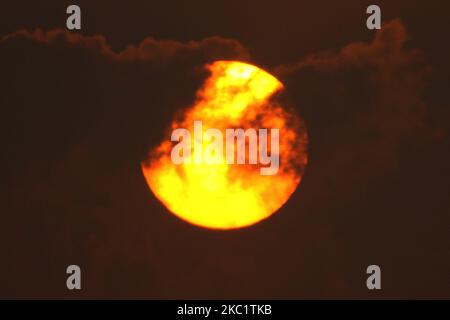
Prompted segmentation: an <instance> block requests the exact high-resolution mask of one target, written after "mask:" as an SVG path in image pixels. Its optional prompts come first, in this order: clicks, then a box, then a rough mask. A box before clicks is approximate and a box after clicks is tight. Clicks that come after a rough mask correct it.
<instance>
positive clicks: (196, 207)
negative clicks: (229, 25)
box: [141, 61, 307, 229]
mask: <svg viewBox="0 0 450 320" xmlns="http://www.w3.org/2000/svg"><path fill="white" fill-rule="evenodd" d="M205 67H206V68H207V70H208V71H209V77H208V78H207V79H206V80H205V82H204V84H203V85H202V87H201V88H200V89H199V90H198V91H197V95H196V101H195V102H194V103H193V105H191V106H187V107H186V108H185V109H184V110H183V113H182V116H181V119H180V117H177V119H176V120H173V122H172V124H171V129H172V130H175V129H177V128H186V129H187V130H188V131H190V132H194V123H195V122H196V121H197V122H198V121H201V122H202V125H203V131H202V133H201V135H203V136H202V137H201V138H203V139H198V138H195V139H194V140H193V141H192V143H191V144H190V145H189V146H190V148H192V151H193V152H195V150H194V149H197V150H203V151H205V149H207V148H208V143H211V137H208V133H207V132H205V130H207V129H208V128H215V129H218V130H221V131H223V132H226V130H227V129H230V128H242V129H244V130H246V129H249V128H255V129H256V130H258V129H269V128H276V129H278V132H279V140H278V141H277V142H278V153H277V154H276V156H277V158H278V159H279V164H278V170H277V171H276V174H271V175H262V174H261V170H260V169H261V168H262V167H264V165H263V164H261V163H256V164H255V163H252V164H250V163H249V161H245V160H248V159H249V158H248V157H249V155H250V154H251V152H252V150H251V149H252V148H257V149H258V154H259V155H260V153H259V152H260V151H261V145H260V144H257V145H251V144H249V145H248V146H247V147H246V146H244V148H246V149H245V152H244V153H245V159H244V163H241V164H238V163H232V164H230V163H229V162H227V161H226V159H225V158H224V157H219V158H218V159H219V160H218V161H216V162H214V163H205V162H200V163H197V162H194V161H187V162H186V163H181V164H175V163H174V162H173V161H172V158H171V154H172V150H173V148H174V145H175V142H173V141H171V137H170V135H168V137H167V140H165V141H162V142H161V143H160V144H159V145H158V146H157V147H155V148H154V149H152V150H150V152H149V155H148V159H146V161H144V162H143V163H142V165H141V167H142V172H143V174H144V176H145V179H146V181H147V184H148V186H149V188H150V190H151V191H152V192H153V194H154V195H155V196H156V198H157V199H159V200H160V201H161V202H162V203H163V204H164V205H165V207H166V208H167V209H168V210H169V211H170V212H172V213H173V214H175V215H176V216H178V217H179V218H181V219H183V220H185V221H187V222H189V223H191V224H194V225H196V226H200V227H205V228H212V229H236V228H242V227H247V226H251V225H253V224H256V223H258V222H260V221H262V220H264V219H266V218H268V217H269V216H271V215H272V214H273V213H275V212H276V211H277V210H278V209H279V208H281V207H282V206H283V205H284V204H285V203H286V201H287V200H288V199H289V197H290V196H291V195H292V193H293V192H294V191H295V189H296V188H297V186H298V184H299V183H300V180H301V178H302V174H303V171H304V168H305V166H306V164H307V132H306V128H305V125H304V122H303V120H302V119H301V118H300V117H299V116H297V115H296V114H295V113H294V112H292V111H291V110H288V108H287V107H286V106H283V105H282V103H281V102H280V101H282V100H281V99H278V98H279V97H280V96H282V93H283V91H284V90H285V89H284V86H283V84H282V83H281V82H280V81H279V80H278V79H276V78H275V77H274V76H272V75H270V74H269V73H267V72H266V71H264V70H262V69H260V68H258V67H256V66H253V65H250V64H247V63H243V62H238V61H216V62H214V63H211V64H208V65H206V66H205ZM195 130H196V129H195ZM258 132H261V131H258ZM199 140H200V142H199ZM268 140H270V138H269V139H268ZM205 141H206V143H205ZM244 141H246V140H245V139H244ZM271 141H272V140H271ZM233 143H236V145H235V146H236V148H235V149H236V150H237V149H238V147H237V143H238V141H234V142H233ZM267 148H268V149H267V151H268V153H270V152H271V153H272V155H274V153H275V152H276V151H277V150H276V149H275V148H274V146H272V145H271V144H270V145H268V146H267ZM197 152H198V151H197ZM204 156H205V157H207V155H206V153H204Z"/></svg>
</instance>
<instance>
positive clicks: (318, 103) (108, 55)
mask: <svg viewBox="0 0 450 320" xmlns="http://www.w3.org/2000/svg"><path fill="white" fill-rule="evenodd" d="M242 2H243V1H213V2H211V1H209V2H206V1H205V2H198V1H193V2H192V1H190V2H186V3H179V2H175V1H164V2H162V1H161V2H160V1H127V2H123V3H120V4H119V3H114V4H111V3H110V2H107V1H95V2H93V1H78V2H77V3H78V4H79V5H80V6H81V8H82V31H81V32H80V33H79V34H76V33H69V32H68V31H64V30H63V29H62V28H64V25H65V18H66V14H65V8H66V6H67V5H68V4H71V3H69V2H67V3H65V2H58V3H55V1H40V2H39V3H29V4H25V3H21V2H15V3H14V4H11V3H9V4H3V5H2V10H1V13H0V21H2V25H1V29H0V36H1V37H3V39H2V40H1V41H0V57H1V59H0V88H1V89H0V90H1V95H0V105H1V107H2V117H0V143H1V146H2V154H1V156H0V164H1V166H0V167H1V168H2V169H3V170H2V171H3V172H2V179H1V180H0V191H1V192H0V197H1V202H0V203H1V204H0V216H1V218H2V223H1V224H0V252H1V254H2V257H1V266H0V284H1V285H0V297H1V298H73V297H82V298H104V297H112V298H133V297H134V298H136V297H138V298H254V299H257V298H450V287H449V285H448V284H449V283H450V273H449V271H448V270H450V258H449V257H450V256H449V252H450V237H449V234H448V225H449V223H450V216H449V212H450V210H449V209H450V208H449V203H448V194H449V189H448V178H449V169H448V163H449V160H450V159H449V158H450V157H449V152H448V150H449V145H448V134H449V132H448V129H449V128H448V118H449V111H448V110H449V109H448V107H449V99H448V93H447V91H448V84H449V83H450V81H449V80H450V79H449V74H450V61H449V58H448V57H449V56H450V46H449V44H448V42H447V41H446V33H447V30H450V26H449V19H448V18H447V13H448V9H449V8H448V5H447V4H446V3H445V2H443V1H395V3H393V2H392V1H378V2H377V3H378V4H379V5H380V6H381V8H382V14H383V28H382V30H381V31H380V32H378V33H375V32H373V31H369V30H367V29H366V28H365V17H366V15H365V13H364V12H365V8H366V6H367V5H368V4H371V3H372V2H370V3H369V2H365V1H340V2H331V1H314V2H312V1H276V2H275V1H270V2H269V1H245V2H244V3H242ZM36 28H39V29H41V30H42V31H39V32H35V29H36ZM24 29H25V30H28V31H19V30H24ZM93 35H96V36H94V37H93ZM162 40H171V42H167V41H162ZM216 59H238V60H245V61H249V62H251V63H254V64H256V65H259V66H262V67H264V68H266V69H267V70H268V71H269V72H272V73H274V74H276V75H277V76H278V77H279V78H280V79H281V80H282V81H283V83H284V84H285V86H286V88H287V90H288V91H289V93H290V96H291V97H292V99H293V100H294V102H295V104H296V106H297V109H298V110H297V111H298V112H299V113H300V114H301V115H302V116H303V118H304V119H305V121H306V124H307V126H308V133H309V137H310V150H309V155H310V163H309V165H308V167H307V168H306V171H305V175H304V177H303V181H302V183H301V185H300V187H299V188H298V189H297V190H296V192H295V193H294V195H293V196H292V198H291V199H290V200H289V202H288V203H287V204H286V206H285V207H283V208H282V209H281V210H280V212H279V213H278V214H276V215H275V216H273V217H272V218H270V219H269V220H267V221H264V222H262V223H260V224H258V225H256V226H254V227H251V228H248V229H242V230H236V231H231V232H213V231H209V230H203V229H199V228H196V227H194V226H191V225H188V224H186V223H184V222H183V221H180V220H178V219H177V218H175V217H173V216H172V215H170V214H168V212H167V211H166V209H165V208H164V207H163V206H162V205H161V204H160V203H159V202H158V201H157V200H156V199H155V198H154V197H153V196H152V195H151V194H150V193H149V191H148V189H147V186H146V183H145V180H144V178H143V176H142V174H141V172H140V162H141V160H142V159H143V158H144V157H145V155H146V152H147V151H148V149H149V147H150V146H152V145H154V144H155V143H156V142H158V141H160V139H161V137H162V134H163V132H164V129H165V128H166V127H167V125H168V123H169V122H170V120H171V119H172V117H173V115H174V113H175V112H176V111H177V110H178V109H179V108H181V107H185V106H186V105H189V104H190V103H191V102H192V100H193V98H194V96H195V91H196V90H197V88H198V87H199V86H200V84H201V83H202V81H203V80H204V78H205V76H206V74H205V73H204V72H201V71H200V70H201V67H202V66H203V65H204V64H205V63H207V62H210V61H213V60H216ZM69 264H79V265H80V266H81V268H82V270H83V290H82V291H81V292H69V291H67V290H66V288H65V278H66V274H65V268H66V266H67V265H69ZM370 264H379V265H380V266H381V267H382V271H383V278H382V279H383V280H382V281H383V290H382V291H381V292H369V291H368V290H367V289H366V287H365V279H366V274H365V269H366V267H367V266H368V265H370Z"/></svg>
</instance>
